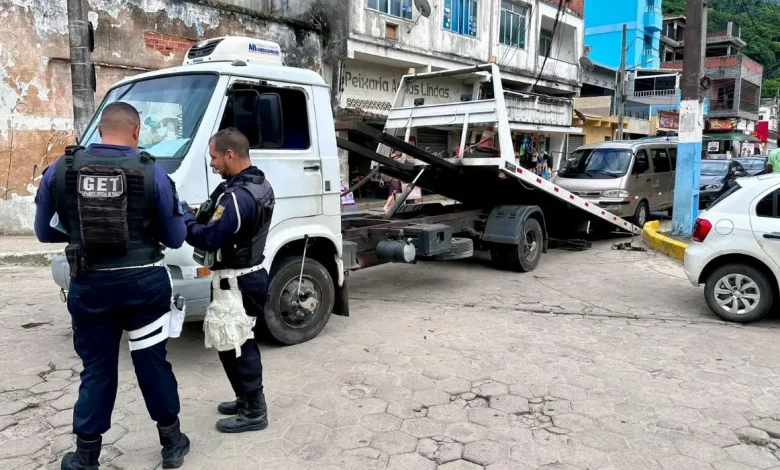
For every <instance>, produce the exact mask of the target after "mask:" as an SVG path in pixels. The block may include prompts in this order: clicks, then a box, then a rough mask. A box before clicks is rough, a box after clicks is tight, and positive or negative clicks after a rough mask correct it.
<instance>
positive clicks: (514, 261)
mask: <svg viewBox="0 0 780 470" xmlns="http://www.w3.org/2000/svg"><path fill="white" fill-rule="evenodd" d="M543 246H544V233H543V232H542V226H541V225H540V224H539V221H538V220H536V219H527V220H526V221H525V223H524V224H523V235H522V237H521V239H520V244H519V245H517V246H516V247H512V249H510V250H509V252H508V253H507V255H508V256H507V267H508V268H509V269H511V270H512V271H519V272H521V273H527V272H529V271H533V270H534V269H536V266H538V265H539V261H540V260H541V259H542V248H543Z"/></svg>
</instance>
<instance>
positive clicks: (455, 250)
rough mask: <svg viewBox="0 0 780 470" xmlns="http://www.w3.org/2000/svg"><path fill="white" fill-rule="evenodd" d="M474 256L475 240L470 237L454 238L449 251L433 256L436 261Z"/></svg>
mask: <svg viewBox="0 0 780 470" xmlns="http://www.w3.org/2000/svg"><path fill="white" fill-rule="evenodd" d="M472 256H474V242H473V241H472V240H471V239H470V238H454V237H453V238H452V245H451V248H450V250H449V251H447V252H444V253H442V254H439V255H435V256H434V257H433V259H434V260H436V261H451V260H456V259H466V258H471V257H472Z"/></svg>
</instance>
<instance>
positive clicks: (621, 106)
mask: <svg viewBox="0 0 780 470" xmlns="http://www.w3.org/2000/svg"><path fill="white" fill-rule="evenodd" d="M627 35H628V25H626V24H625V23H623V41H622V45H621V46H620V70H619V71H618V82H617V87H616V88H617V90H615V91H616V92H617V108H618V129H617V140H623V118H624V115H625V114H626V37H627Z"/></svg>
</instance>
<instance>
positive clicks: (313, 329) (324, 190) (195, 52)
mask: <svg viewBox="0 0 780 470" xmlns="http://www.w3.org/2000/svg"><path fill="white" fill-rule="evenodd" d="M435 76H447V77H453V78H456V79H459V80H462V81H463V82H464V83H466V84H468V85H469V86H471V87H472V89H473V94H472V97H473V98H471V97H470V98H469V100H467V101H458V102H456V103H447V104H424V103H420V102H415V101H414V100H413V99H411V98H410V97H408V96H406V95H407V94H406V91H405V90H407V88H408V87H413V86H414V84H415V83H421V81H424V80H426V79H428V78H432V77H435ZM409 89H411V88H409ZM456 99H462V97H457V98H456ZM114 101H125V102H127V103H129V104H131V105H133V106H135V107H136V108H137V109H138V111H139V113H140V114H141V121H142V129H141V137H140V143H139V144H140V146H141V147H142V149H143V150H145V151H146V152H148V153H150V154H151V155H153V156H154V157H155V159H156V161H157V163H158V164H159V165H161V166H162V167H163V168H164V169H165V170H166V171H167V172H168V174H169V175H170V177H171V179H172V180H173V181H174V182H175V184H176V186H177V190H178V193H179V197H180V199H181V200H184V201H187V202H188V203H189V204H190V205H191V206H197V205H199V204H200V203H202V202H204V201H205V200H206V199H207V198H208V196H209V194H210V193H211V192H212V191H213V190H214V189H215V188H216V186H217V185H218V184H219V183H220V182H221V179H220V177H219V175H216V174H213V173H212V172H211V171H210V168H209V154H208V140H209V138H210V137H211V136H212V135H213V134H214V133H216V132H217V131H218V130H220V129H223V128H226V127H236V128H238V129H239V130H241V131H242V132H243V133H244V134H245V135H246V136H247V138H248V139H249V141H250V144H251V150H250V156H251V158H252V161H253V163H254V164H255V165H256V166H258V167H259V168H260V169H262V170H263V171H264V172H265V174H266V178H267V179H268V181H269V182H270V183H271V184H272V186H273V188H274V192H275V195H276V207H275V210H274V215H273V220H272V225H271V230H270V233H269V235H268V240H267V244H266V250H265V261H264V262H263V267H265V269H266V270H268V272H269V273H270V285H269V293H268V304H267V307H266V310H265V312H264V316H263V317H262V318H260V319H259V323H260V324H261V325H263V326H264V327H265V329H266V330H267V331H268V332H269V333H270V335H271V336H272V337H273V338H274V339H275V340H277V341H278V342H280V343H282V344H297V343H301V342H304V341H308V340H309V339H311V338H313V337H315V336H316V335H317V334H319V332H320V331H321V330H322V329H323V328H324V327H325V325H326V323H327V322H328V319H329V318H330V315H331V313H333V314H337V315H349V303H348V290H347V275H348V273H349V272H350V271H352V270H356V269H360V268H365V267H369V266H373V265H376V264H381V263H385V262H405V263H411V262H414V261H415V260H416V259H418V258H419V257H425V258H428V259H434V260H436V259H438V260H446V259H459V258H464V257H468V256H471V255H472V253H473V250H474V248H475V246H476V247H477V248H481V249H486V250H489V251H490V253H491V256H492V258H493V261H494V263H495V264H496V265H497V266H498V267H501V268H510V269H515V270H520V271H529V270H532V269H534V268H535V267H536V265H537V264H538V262H539V260H540V258H541V255H542V253H543V252H544V251H546V247H547V242H548V240H549V237H550V234H551V233H556V232H561V231H564V230H566V229H567V228H571V227H572V226H573V225H574V223H575V221H577V220H582V221H586V222H587V221H593V222H601V223H606V224H611V225H612V226H613V228H615V227H616V228H619V229H623V230H626V231H629V232H636V231H638V229H637V228H636V227H634V226H633V225H631V224H630V223H629V222H627V221H625V220H623V219H620V218H618V217H615V216H613V215H612V214H610V213H608V212H606V211H604V210H602V209H601V208H598V207H597V206H594V205H593V204H591V203H590V202H588V201H585V200H583V199H581V198H579V197H577V196H575V195H573V194H571V193H569V192H568V191H566V190H564V189H562V188H559V187H557V186H555V185H554V184H552V183H550V182H549V181H547V180H543V179H541V178H540V177H537V176H536V175H534V174H532V173H530V172H528V171H525V170H523V169H522V168H520V167H519V166H518V165H517V162H516V160H515V153H514V149H513V148H512V142H511V139H510V138H509V129H510V126H511V121H510V119H509V117H508V114H507V107H506V102H505V92H504V91H503V89H502V85H501V80H500V73H499V70H498V67H497V66H495V65H491V64H488V65H482V66H477V67H470V68H467V69H463V70H456V71H446V72H435V73H434V74H418V75H410V76H406V77H404V78H403V81H402V83H401V86H400V87H399V91H398V95H397V97H396V100H395V104H394V106H393V108H392V109H391V110H390V115H389V118H388V120H387V127H386V129H385V131H384V132H382V131H379V130H376V129H373V128H370V127H368V126H366V125H364V124H362V123H359V122H345V123H339V124H338V126H334V121H333V114H332V110H331V100H330V90H329V87H328V85H327V84H326V83H325V81H324V80H323V79H322V77H321V76H320V75H318V74H317V73H315V72H313V71H310V70H303V69H298V68H292V67H286V66H284V65H283V61H282V52H281V51H280V48H279V46H278V45H276V44H274V43H270V42H267V41H261V40H257V39H252V38H246V37H223V38H215V39H209V40H205V41H202V42H199V43H197V44H195V45H194V46H193V47H192V48H191V49H190V50H189V51H188V53H187V56H186V58H185V60H184V64H183V65H182V66H180V67H173V68H168V69H163V70H158V71H154V72H149V73H144V74H140V75H136V76H133V77H130V78H127V79H124V80H122V81H120V82H118V83H116V84H115V85H114V86H113V87H112V88H111V89H110V90H109V91H108V93H107V94H106V96H105V98H104V100H103V102H102V104H101V106H100V108H99V109H98V111H97V112H96V114H95V117H94V118H93V120H92V122H91V124H90V125H89V127H88V128H87V129H86V131H85V132H84V134H83V135H82V136H81V138H80V139H79V143H80V144H81V145H85V146H86V145H88V144H91V143H96V142H99V139H100V137H99V135H98V133H97V121H98V116H100V113H101V110H102V109H103V108H104V107H105V106H106V105H107V104H109V103H111V102H114ZM486 124H491V125H494V126H496V128H497V132H498V136H497V142H498V148H497V149H495V151H494V152H493V153H492V154H491V155H489V156H486V155H484V154H481V153H479V152H475V151H472V152H470V150H473V149H468V148H467V146H466V135H462V136H461V138H460V139H459V140H458V142H459V148H460V152H459V156H458V157H455V158H448V157H446V156H445V157H442V156H437V155H433V154H431V153H428V152H426V151H424V150H421V149H419V148H417V147H416V146H414V145H413V144H411V143H409V142H410V139H411V135H412V134H413V133H415V132H416V131H415V130H416V129H417V128H419V127H425V126H436V127H438V128H442V129H450V130H451V131H453V132H455V131H457V132H461V133H462V134H468V133H469V132H472V131H474V130H475V129H477V128H479V127H480V126H484V125H486ZM336 128H338V129H339V130H342V131H345V132H347V133H348V134H349V135H350V136H359V137H360V139H359V140H360V142H363V143H364V142H365V141H366V140H369V141H373V142H376V143H377V144H378V148H373V146H372V148H369V147H365V146H363V145H360V144H357V143H355V142H353V141H351V140H350V139H342V138H339V139H337V137H336V132H335V129H336ZM397 133H398V134H403V136H402V137H397V136H396V134H397ZM338 147H342V148H344V149H347V150H349V151H351V152H357V153H358V154H361V155H363V156H365V157H367V158H370V159H372V160H374V161H375V162H376V163H377V164H378V165H379V166H378V167H377V171H379V172H381V173H383V174H387V175H391V176H394V177H396V178H399V179H401V180H403V181H406V182H407V183H410V184H409V185H408V187H407V190H406V191H404V193H403V194H402V195H401V197H400V198H399V200H398V201H397V203H396V204H395V205H394V206H393V208H392V209H391V210H390V211H389V213H388V214H385V215H368V214H353V215H350V216H342V214H341V197H342V194H341V185H340V178H339V160H338V149H337V148H338ZM399 152H400V153H401V154H402V157H401V158H396V157H397V154H398V153H399ZM415 184H416V185H418V186H420V187H422V188H424V189H426V190H429V191H433V192H436V193H438V194H442V195H444V196H447V197H449V198H451V199H454V200H456V201H458V203H457V204H451V205H442V204H415V205H405V204H404V199H405V198H406V196H407V195H408V192H409V191H410V190H411V189H412V188H413V187H414V186H415ZM192 255H193V249H192V247H190V246H189V245H185V246H183V247H182V248H180V249H176V250H171V249H167V250H166V251H165V263H166V265H167V266H168V269H169V271H170V273H171V277H172V281H173V292H174V294H179V295H181V296H182V297H183V298H184V299H186V305H187V319H188V320H200V319H202V318H203V315H204V312H205V310H206V307H207V306H208V304H209V303H210V286H211V283H210V272H209V271H208V270H207V269H205V268H203V267H201V266H199V265H198V264H197V263H195V261H194V260H193V256H192ZM52 274H53V277H54V279H55V282H56V283H57V284H58V285H59V286H60V287H61V288H62V289H63V291H67V289H68V283H69V267H68V264H67V261H66V260H65V258H64V256H58V257H55V258H54V260H53V262H52ZM299 287H300V288H299Z"/></svg>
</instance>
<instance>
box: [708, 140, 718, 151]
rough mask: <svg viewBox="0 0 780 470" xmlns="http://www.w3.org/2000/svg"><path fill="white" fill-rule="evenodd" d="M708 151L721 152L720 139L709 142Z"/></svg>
mask: <svg viewBox="0 0 780 470" xmlns="http://www.w3.org/2000/svg"><path fill="white" fill-rule="evenodd" d="M707 151H708V152H713V153H717V152H720V141H719V140H715V141H710V142H707Z"/></svg>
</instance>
